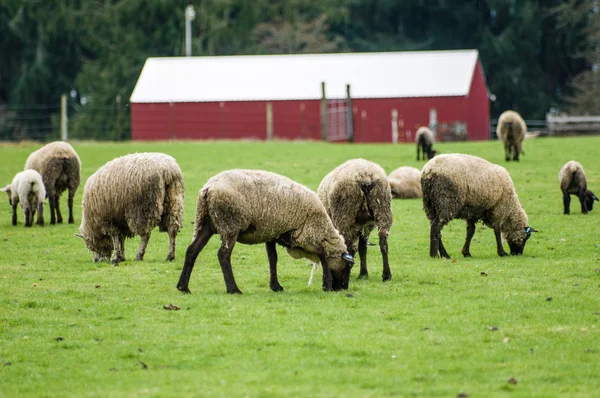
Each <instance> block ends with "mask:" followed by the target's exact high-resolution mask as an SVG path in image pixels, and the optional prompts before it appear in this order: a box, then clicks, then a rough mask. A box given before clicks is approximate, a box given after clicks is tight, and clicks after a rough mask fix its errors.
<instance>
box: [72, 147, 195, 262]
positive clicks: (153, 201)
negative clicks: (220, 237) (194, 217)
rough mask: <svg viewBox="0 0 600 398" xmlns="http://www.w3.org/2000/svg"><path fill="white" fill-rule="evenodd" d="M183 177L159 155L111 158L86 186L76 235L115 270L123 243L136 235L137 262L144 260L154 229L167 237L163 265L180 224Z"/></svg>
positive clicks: (172, 255) (169, 256)
mask: <svg viewBox="0 0 600 398" xmlns="http://www.w3.org/2000/svg"><path fill="white" fill-rule="evenodd" d="M183 199H184V185H183V174H182V173H181V169H180V168H179V166H178V165H177V162H176V161H175V159H173V158H172V157H171V156H169V155H165V154H163V153H136V154H132V155H126V156H122V157H120V158H116V159H113V160H111V161H109V162H108V163H106V164H105V165H104V166H102V167H101V168H100V169H98V170H97V171H96V172H95V173H94V174H93V175H92V176H91V177H90V178H88V180H87V182H86V183H85V187H84V190H83V202H82V216H81V226H80V227H79V234H78V235H77V236H79V237H81V238H83V240H84V242H85V245H86V247H87V248H88V249H89V250H91V251H92V252H93V254H94V261H99V260H107V259H108V258H109V257H110V255H111V253H112V252H113V251H114V254H113V257H112V262H113V263H114V264H115V265H116V264H118V263H119V262H120V261H123V260H124V259H125V238H132V237H134V236H135V235H139V236H140V238H141V239H140V246H139V249H138V252H137V255H136V257H135V259H136V260H143V258H144V253H145V252H146V247H147V246H148V240H149V239H150V234H151V232H152V230H153V229H154V227H156V226H158V227H159V231H160V232H167V233H168V234H169V252H168V254H167V261H172V260H173V259H174V258H175V238H176V237H177V233H178V232H179V231H180V230H181V227H182V225H183Z"/></svg>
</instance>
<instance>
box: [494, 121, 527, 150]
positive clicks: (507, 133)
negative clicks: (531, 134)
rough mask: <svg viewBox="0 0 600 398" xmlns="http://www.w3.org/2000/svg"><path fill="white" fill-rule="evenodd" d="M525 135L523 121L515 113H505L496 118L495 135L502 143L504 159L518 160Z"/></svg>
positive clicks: (525, 127) (525, 126) (525, 128)
mask: <svg viewBox="0 0 600 398" xmlns="http://www.w3.org/2000/svg"><path fill="white" fill-rule="evenodd" d="M526 134H527V125H526V124H525V120H523V118H522V117H521V115H519V114H518V113H517V112H515V111H505V112H503V113H502V114H501V115H500V117H499V118H498V125H497V126H496V135H497V136H498V139H500V140H502V142H503V143H504V152H505V159H506V161H507V162H508V161H509V160H510V157H511V156H512V159H513V160H515V161H518V160H519V154H521V153H523V140H524V139H525V135H526Z"/></svg>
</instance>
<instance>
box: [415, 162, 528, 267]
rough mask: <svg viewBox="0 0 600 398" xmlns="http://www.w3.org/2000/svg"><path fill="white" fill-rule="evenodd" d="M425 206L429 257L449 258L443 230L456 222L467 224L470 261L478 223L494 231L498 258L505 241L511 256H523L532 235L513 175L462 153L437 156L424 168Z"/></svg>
mask: <svg viewBox="0 0 600 398" xmlns="http://www.w3.org/2000/svg"><path fill="white" fill-rule="evenodd" d="M421 186H422V188H423V207H424V209H425V213H426V215H427V218H428V219H429V221H430V222H431V229H430V246H429V255H430V256H431V257H437V256H438V253H439V254H440V255H441V256H442V257H445V258H450V256H449V255H448V252H447V251H446V249H445V248H444V245H443V243H442V234H441V230H442V228H443V227H444V226H445V225H446V224H448V223H449V222H450V221H451V220H453V219H455V218H458V219H462V220H465V221H466V222H467V237H466V240H465V244H464V246H463V249H462V254H463V256H465V257H471V253H470V244H471V239H472V238H473V235H474V234H475V223H476V222H477V221H483V223H484V224H485V225H487V226H488V227H490V228H492V229H493V230H494V234H495V236H496V247H497V252H498V255H499V256H506V255H507V253H506V252H505V251H504V248H503V247H502V237H503V236H504V237H505V238H506V240H507V241H508V245H509V246H510V253H511V254H523V249H524V248H525V243H526V242H527V239H529V237H530V235H531V232H537V231H536V230H535V229H533V228H531V227H529V225H528V222H527V214H525V211H524V210H523V208H522V207H521V204H520V203H519V198H518V197H517V193H516V192H515V187H514V185H513V182H512V180H511V178H510V175H509V174H508V172H507V171H506V169H505V168H504V167H501V166H498V165H495V164H492V163H490V162H488V161H487V160H485V159H481V158H479V157H476V156H471V155H464V154H448V155H440V156H436V157H435V158H433V159H432V160H430V161H429V162H427V164H425V167H423V171H422V176H421Z"/></svg>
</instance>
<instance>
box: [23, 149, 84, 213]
mask: <svg viewBox="0 0 600 398" xmlns="http://www.w3.org/2000/svg"><path fill="white" fill-rule="evenodd" d="M29 169H32V170H35V171H37V172H38V173H40V174H41V175H42V179H43V181H44V186H45V188H46V194H47V195H48V202H49V204H50V224H56V223H59V224H61V223H62V215H61V213H60V206H59V199H60V195H62V193H63V192H64V191H65V190H66V189H68V190H69V200H68V205H69V224H73V223H74V222H75V219H74V218H73V197H74V196H75V192H76V191H77V188H78V187H79V171H80V169H81V161H80V160H79V156H77V153H76V152H75V150H74V149H73V147H72V146H71V145H69V144H68V143H66V142H63V141H55V142H51V143H49V144H47V145H45V146H43V147H42V148H40V149H38V150H37V151H35V152H33V153H31V154H30V155H29V157H28V158H27V161H26V162H25V170H29Z"/></svg>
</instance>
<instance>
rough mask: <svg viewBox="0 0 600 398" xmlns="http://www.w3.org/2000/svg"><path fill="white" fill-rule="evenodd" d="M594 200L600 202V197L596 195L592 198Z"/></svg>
mask: <svg viewBox="0 0 600 398" xmlns="http://www.w3.org/2000/svg"><path fill="white" fill-rule="evenodd" d="M592 199H593V200H595V201H596V202H600V200H598V197H597V196H596V195H594V196H592Z"/></svg>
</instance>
